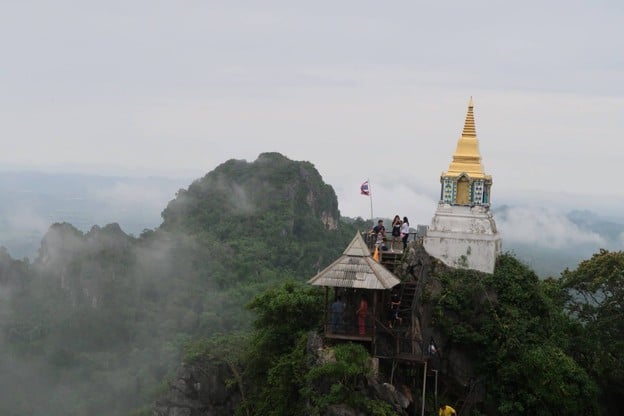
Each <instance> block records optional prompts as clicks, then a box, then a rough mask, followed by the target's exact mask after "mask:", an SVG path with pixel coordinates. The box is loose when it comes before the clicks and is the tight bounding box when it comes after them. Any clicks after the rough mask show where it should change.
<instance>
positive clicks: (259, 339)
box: [247, 281, 323, 379]
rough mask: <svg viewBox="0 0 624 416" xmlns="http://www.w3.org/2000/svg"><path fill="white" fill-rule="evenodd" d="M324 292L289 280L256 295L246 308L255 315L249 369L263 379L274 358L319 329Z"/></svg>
mask: <svg viewBox="0 0 624 416" xmlns="http://www.w3.org/2000/svg"><path fill="white" fill-rule="evenodd" d="M322 305H323V301H322V296H321V291H320V290H319V289H318V288H316V287H312V286H309V285H305V284H303V283H299V282H296V281H288V282H286V283H284V284H282V285H280V286H278V287H274V288H272V289H269V290H267V291H266V292H264V293H262V294H260V295H258V296H256V297H255V298H254V299H253V300H252V301H251V302H250V303H249V304H248V305H247V307H248V308H249V309H250V310H252V311H253V312H254V313H255V314H256V319H255V321H254V328H255V329H256V331H255V334H254V338H253V340H252V347H251V349H250V355H249V360H248V371H249V372H250V374H252V377H253V378H254V379H256V378H260V379H263V378H264V377H265V376H266V374H267V372H268V369H269V368H270V367H271V366H272V365H273V363H274V361H275V360H276V359H277V358H278V357H279V356H280V355H281V354H283V353H286V352H288V351H290V350H291V349H292V348H293V346H294V345H295V344H296V342H297V340H298V339H299V337H300V336H301V335H302V334H304V333H306V332H308V331H310V330H318V329H319V328H320V326H321V322H322V316H323V307H322Z"/></svg>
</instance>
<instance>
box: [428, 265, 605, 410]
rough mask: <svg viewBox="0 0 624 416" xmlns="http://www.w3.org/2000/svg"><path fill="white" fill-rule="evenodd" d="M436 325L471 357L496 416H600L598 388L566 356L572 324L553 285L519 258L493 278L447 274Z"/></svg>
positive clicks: (500, 268)
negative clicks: (563, 311)
mask: <svg viewBox="0 0 624 416" xmlns="http://www.w3.org/2000/svg"><path fill="white" fill-rule="evenodd" d="M441 281H442V292H441V294H440V296H439V297H438V298H437V299H436V308H437V309H436V315H435V325H436V326H437V327H438V328H439V329H440V330H441V331H442V332H443V333H444V334H445V335H446V337H448V340H449V345H454V346H455V347H457V348H460V349H462V350H463V351H466V353H467V354H468V355H469V356H470V358H471V360H472V361H473V363H474V364H475V365H476V367H477V373H478V374H479V375H480V376H481V377H483V379H484V380H485V383H486V388H487V392H488V398H487V400H486V402H487V403H488V405H489V406H493V407H494V408H495V409H497V410H496V412H497V414H501V415H507V414H508V415H512V414H519V413H520V414H537V415H577V414H595V413H596V409H595V403H596V388H595V384H594V382H593V381H592V380H591V379H590V378H589V377H588V375H587V373H586V372H585V371H584V370H583V369H582V368H581V367H580V366H579V365H578V364H577V363H576V362H575V361H574V360H573V359H572V358H571V357H570V356H568V355H567V354H566V353H565V347H566V346H567V342H565V341H564V340H565V338H566V337H567V334H566V331H567V330H568V329H569V328H570V326H571V324H570V323H569V321H568V320H567V318H566V317H565V316H564V315H563V313H562V310H561V309H560V305H561V296H560V293H559V292H558V291H557V290H556V288H555V287H554V285H553V283H552V282H545V283H542V282H540V281H539V279H538V278H537V276H536V275H535V274H534V273H533V272H532V271H531V270H529V269H528V268H527V267H526V266H525V265H523V264H521V263H520V262H518V261H517V260H516V259H515V258H513V257H512V256H510V255H508V254H505V255H502V256H500V257H499V259H498V262H497V265H496V268H495V270H494V274H492V275H486V274H482V273H478V272H474V271H462V270H454V271H451V272H449V274H448V275H445V276H441Z"/></svg>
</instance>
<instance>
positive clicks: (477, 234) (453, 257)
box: [424, 204, 503, 273]
mask: <svg viewBox="0 0 624 416" xmlns="http://www.w3.org/2000/svg"><path fill="white" fill-rule="evenodd" d="M502 245H503V244H502V239H501V237H500V234H498V232H497V230H496V223H495V222H494V217H493V216H492V213H491V212H490V211H489V209H488V208H485V207H481V206H475V207H468V206H458V205H448V204H439V205H438V209H437V210H436V213H435V216H434V217H433V220H432V221H431V225H430V226H429V229H428V230H427V235H426V236H425V238H424V247H425V250H426V251H427V253H429V255H430V256H433V257H435V258H436V259H438V260H440V261H442V262H443V263H444V264H446V265H447V266H450V267H454V268H460V269H472V270H479V271H481V272H485V273H493V272H494V265H495V264H496V258H497V257H498V255H499V254H500V253H501V250H502Z"/></svg>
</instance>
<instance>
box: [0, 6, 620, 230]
mask: <svg viewBox="0 0 624 416" xmlns="http://www.w3.org/2000/svg"><path fill="white" fill-rule="evenodd" d="M623 22H624V2H622V1H621V0H620V1H599V0H597V1H592V2H590V1H583V2H581V1H574V0H567V1H544V0H542V1H532V0H529V1H524V2H501V1H480V0H475V1H470V2H466V1H456V2H452V1H447V2H432V1H427V2H420V1H391V2H381V1H364V0H358V1H321V0H316V1H313V2H297V1H292V0H291V1H273V0H263V1H255V2H252V1H248V2H242V1H220V2H216V1H208V0H201V1H199V0H198V1H185V0H177V1H167V2H165V1H155V0H149V1H143V0H134V1H127V0H126V1H110V0H109V1H97V2H96V1H66V0H57V1H54V2H51V1H38V2H36V1H29V0H20V1H17V0H16V1H8V0H5V1H2V2H1V3H0V50H2V64H1V65H0V91H2V93H1V94H0V131H1V135H0V137H1V140H2V145H3V146H2V149H3V151H2V152H0V165H1V168H2V169H38V170H48V171H70V172H89V173H101V174H107V175H119V174H122V175H128V174H130V175H165V176H176V177H181V178H196V177H199V176H202V175H203V174H205V173H206V172H208V171H210V170H212V169H214V168H215V167H216V166H217V165H218V164H220V163H222V162H224V161H226V160H228V159H231V158H236V159H246V160H248V161H250V162H251V161H253V160H255V159H256V157H257V156H258V154H259V153H261V152H267V151H276V152H280V153H282V154H284V155H285V156H287V157H289V158H291V159H293V160H307V161H310V162H312V163H313V164H314V165H315V166H316V167H317V169H318V170H319V172H320V173H321V175H322V176H323V178H324V179H325V181H326V182H327V183H329V184H331V185H332V186H333V187H334V188H335V190H336V192H337V194H338V198H339V205H340V209H341V211H342V213H343V215H347V216H362V217H365V218H367V217H369V216H370V204H369V200H368V199H367V198H365V197H361V196H360V195H359V186H360V184H361V182H363V181H364V180H366V179H367V178H369V179H370V181H371V187H372V191H373V204H374V209H375V213H374V215H375V216H387V217H392V216H393V215H394V214H395V213H398V214H400V215H401V216H403V215H408V216H411V217H412V218H415V220H413V221H412V223H419V222H420V223H426V222H428V221H429V220H430V218H431V216H432V214H433V211H434V210H435V203H436V201H437V197H438V194H439V176H440V173H441V172H442V171H443V170H446V169H447V168H448V165H449V163H450V161H451V157H452V154H453V152H454V150H455V146H456V143H457V139H458V137H459V135H460V133H461V130H462V127H463V122H464V117H465V114H466V107H467V104H468V100H469V98H470V96H472V97H473V98H474V103H475V118H476V126H477V134H478V138H479V142H480V149H481V155H482V157H483V163H484V166H485V169H486V172H487V173H488V174H491V175H492V176H493V180H494V187H493V192H492V202H493V204H496V203H497V201H498V202H499V203H500V202H501V201H503V202H505V201H525V202H530V200H531V199H533V198H537V197H536V195H537V196H539V197H540V198H546V199H548V198H549V197H550V196H556V198H552V199H556V200H557V201H559V203H562V202H563V203H564V204H570V206H571V207H572V208H574V207H579V208H582V207H585V205H587V207H590V208H592V207H596V206H607V208H608V209H610V210H611V211H612V212H617V211H621V210H622V207H623V204H624V200H623V199H622V190H621V189H622V188H621V182H622V179H621V178H622V176H621V175H622V169H623V168H622V164H623V163H622V158H623V155H624V24H623Z"/></svg>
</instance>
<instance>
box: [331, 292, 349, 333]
mask: <svg viewBox="0 0 624 416" xmlns="http://www.w3.org/2000/svg"><path fill="white" fill-rule="evenodd" d="M345 308H346V305H345V303H344V302H343V301H342V299H341V298H340V296H337V297H336V300H335V301H334V303H332V304H331V313H332V317H331V331H332V332H333V333H334V334H335V333H338V332H342V316H343V314H344V311H345Z"/></svg>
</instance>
